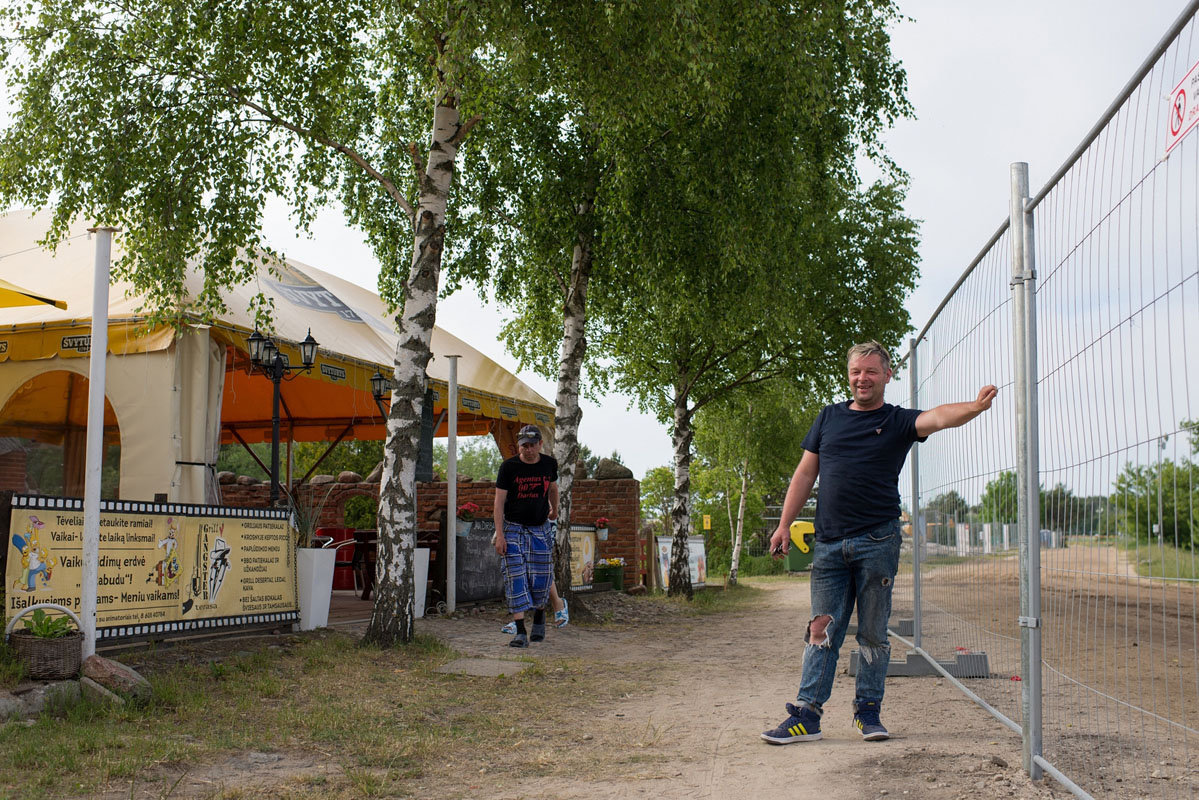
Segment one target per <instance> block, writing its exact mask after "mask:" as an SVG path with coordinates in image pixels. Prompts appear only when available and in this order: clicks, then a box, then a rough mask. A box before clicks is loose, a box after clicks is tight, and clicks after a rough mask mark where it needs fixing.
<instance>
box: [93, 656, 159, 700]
mask: <svg viewBox="0 0 1199 800" xmlns="http://www.w3.org/2000/svg"><path fill="white" fill-rule="evenodd" d="M83 677H85V678H91V679H92V680H93V681H95V682H96V683H98V684H100V685H101V686H103V687H104V688H105V689H108V690H109V691H111V692H113V693H115V694H118V695H121V696H122V697H128V698H132V699H134V700H148V699H150V695H151V694H152V693H153V689H152V688H151V686H150V682H149V681H148V680H146V679H145V678H143V677H142V676H141V675H138V674H137V672H135V671H134V670H133V668H132V667H127V666H125V665H124V664H121V663H119V662H117V661H112V660H111V659H107V658H104V657H103V656H97V655H90V656H88V657H87V658H85V659H84V660H83Z"/></svg>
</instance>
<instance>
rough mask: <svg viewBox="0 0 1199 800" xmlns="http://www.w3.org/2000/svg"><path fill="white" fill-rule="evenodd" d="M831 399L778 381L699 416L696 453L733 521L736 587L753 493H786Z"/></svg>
mask: <svg viewBox="0 0 1199 800" xmlns="http://www.w3.org/2000/svg"><path fill="white" fill-rule="evenodd" d="M829 399H831V398H830V397H829V396H827V395H823V394H818V393H816V392H814V391H813V390H812V387H809V386H804V385H803V384H801V383H799V382H795V381H791V380H788V379H786V378H776V379H774V380H770V381H764V382H763V383H761V384H758V385H756V386H754V387H752V388H751V389H748V390H746V391H742V392H730V393H729V395H728V396H726V397H724V398H722V399H721V400H719V401H717V402H714V403H712V404H710V405H708V406H707V407H705V408H704V409H702V410H701V411H700V412H699V413H698V414H696V424H695V449H696V454H697V456H699V457H700V458H701V459H702V460H703V462H704V464H705V465H706V469H705V473H706V475H705V478H706V482H707V483H709V484H711V483H713V482H719V483H720V484H721V487H722V493H723V494H724V499H725V505H726V510H727V513H728V517H729V531H730V558H729V562H730V563H729V575H728V581H727V582H728V583H729V584H736V583H737V572H738V568H739V565H740V560H741V546H742V542H743V539H744V532H745V512H746V508H747V506H748V504H749V500H750V495H751V493H752V494H753V495H755V496H757V497H758V498H763V497H766V496H771V495H773V496H776V497H778V496H781V495H782V494H783V493H784V492H785V491H786V489H787V484H788V481H789V479H790V477H791V474H792V473H793V472H794V471H795V465H796V464H797V463H798V462H799V458H800V455H801V453H802V450H803V448H802V446H801V442H802V441H803V437H804V435H805V434H806V433H807V431H808V428H809V427H811V424H812V421H813V420H814V419H815V418H816V414H817V413H818V412H819V411H820V408H821V407H822V406H823V405H824V404H825V403H826V402H827V401H828V400H829ZM734 503H735V504H736V506H735V508H736V510H735V511H734Z"/></svg>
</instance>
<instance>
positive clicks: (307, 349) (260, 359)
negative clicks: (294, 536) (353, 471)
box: [250, 328, 318, 506]
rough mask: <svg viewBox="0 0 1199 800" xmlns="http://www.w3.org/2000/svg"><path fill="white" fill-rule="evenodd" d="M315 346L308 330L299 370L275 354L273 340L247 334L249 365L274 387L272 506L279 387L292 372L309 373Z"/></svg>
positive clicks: (276, 497) (276, 486)
mask: <svg viewBox="0 0 1199 800" xmlns="http://www.w3.org/2000/svg"><path fill="white" fill-rule="evenodd" d="M317 346H318V344H317V341H316V339H313V338H312V329H311V328H309V329H308V335H307V336H305V337H304V341H302V342H300V360H301V361H302V362H303V369H302V370H301V369H300V368H299V367H293V366H291V364H290V363H289V362H288V358H287V356H285V355H283V354H282V353H280V352H279V348H278V347H277V346H276V345H275V342H274V340H273V339H268V338H266V337H265V336H263V335H262V334H261V333H259V332H258V331H257V330H255V331H254V333H252V334H250V361H251V362H252V363H253V364H254V366H256V367H258V368H259V369H260V370H262V372H263V374H265V375H266V376H267V377H268V378H270V379H271V383H272V384H274V386H273V389H272V398H271V499H270V503H271V505H272V506H273V505H275V503H277V502H278V501H279V385H280V384H281V383H282V381H283V380H284V376H286V375H288V374H290V373H291V372H292V371H293V370H294V371H302V372H308V371H309V370H311V369H312V365H313V364H315V363H316V348H317ZM296 377H298V375H293V376H292V377H291V378H288V380H293V379H294V378H296Z"/></svg>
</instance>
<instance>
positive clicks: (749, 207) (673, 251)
mask: <svg viewBox="0 0 1199 800" xmlns="http://www.w3.org/2000/svg"><path fill="white" fill-rule="evenodd" d="M894 14H895V10H894V8H893V7H892V6H890V5H887V4H870V5H866V4H850V5H842V4H836V3H820V2H816V3H804V4H801V5H800V6H794V5H790V4H778V5H777V6H775V5H774V4H771V7H770V8H769V9H768V10H767V9H759V11H758V13H755V12H754V10H745V11H744V13H742V14H741V15H740V16H739V17H738V18H737V19H734V20H729V21H728V24H729V25H730V26H732V28H733V29H734V30H736V31H738V33H739V36H740V39H741V41H742V43H743V47H742V48H741V49H739V50H738V51H736V52H735V53H731V54H730V55H729V59H728V62H727V69H728V70H729V72H730V73H731V74H732V75H734V76H735V78H736V79H735V81H734V82H733V83H732V84H731V85H732V86H733V87H734V88H733V94H732V98H733V101H732V102H730V103H729V104H728V106H727V108H726V109H725V110H724V111H723V112H722V113H719V114H717V113H710V114H707V115H704V116H701V117H696V118H694V119H691V120H689V122H688V124H687V127H686V128H685V130H683V131H681V132H680V135H679V136H677V137H668V138H664V139H661V140H660V141H658V142H656V143H655V144H654V146H652V147H650V148H648V152H647V153H646V154H645V158H644V159H643V164H642V167H641V169H639V170H628V171H624V172H622V174H621V176H620V182H621V185H620V186H619V187H616V188H615V189H614V191H618V192H619V196H621V197H623V198H626V200H627V207H628V218H627V220H626V222H625V224H624V225H622V226H621V228H620V229H619V230H618V231H616V234H617V235H615V236H614V235H612V234H611V233H610V234H609V236H608V246H609V247H610V248H611V249H612V251H613V254H614V257H615V258H617V259H618V260H619V261H620V263H622V264H623V266H624V269H623V280H624V287H625V294H624V296H623V297H622V298H620V299H619V300H618V301H617V302H615V303H614V305H613V306H612V307H610V308H606V309H605V319H606V342H605V344H606V345H607V347H609V348H610V352H611V353H612V355H613V358H614V361H615V364H614V367H613V371H614V374H615V376H616V377H615V383H616V385H617V386H618V388H621V389H624V390H626V391H628V392H630V393H632V394H634V395H635V396H637V397H638V398H639V401H640V402H641V403H642V405H643V407H644V408H646V409H649V410H653V411H654V412H656V413H657V414H658V415H659V418H660V419H662V421H663V422H665V423H667V424H668V425H670V427H671V429H672V439H673V447H674V469H675V495H674V506H673V508H672V511H671V518H672V527H673V540H674V541H673V547H672V557H671V575H670V593H671V594H675V595H677V594H685V595H686V596H688V597H689V596H690V595H691V584H690V576H689V569H688V554H687V533H688V528H689V523H690V512H689V496H690V482H691V475H690V467H691V458H692V445H693V437H694V417H695V414H696V412H697V411H698V410H699V409H701V408H703V407H704V406H706V405H708V404H709V403H712V402H714V401H716V400H719V399H720V398H722V397H724V396H727V395H728V394H729V393H730V392H734V391H737V390H739V389H740V388H741V387H744V386H749V385H752V384H755V383H758V382H761V381H764V380H769V379H772V378H776V377H780V376H789V377H791V378H792V379H793V380H795V381H797V382H799V385H800V386H802V387H806V390H807V391H812V392H814V393H816V394H817V395H819V394H821V393H827V392H828V391H830V390H831V386H832V384H831V381H833V380H835V379H836V376H837V375H839V374H840V372H841V371H842V369H843V365H842V362H843V361H844V352H845V349H846V348H847V347H848V346H849V344H851V343H852V342H853V341H855V340H859V339H863V338H867V337H869V338H877V339H879V340H880V341H884V342H890V343H892V344H894V343H896V342H897V341H898V338H899V336H900V335H901V334H902V332H903V331H905V330H906V329H907V328H908V319H907V313H906V311H904V309H903V299H904V296H905V295H906V293H907V292H908V291H910V290H911V288H912V286H913V284H914V279H915V275H916V268H915V262H916V253H915V224H914V223H913V222H912V221H911V220H909V219H907V218H906V217H905V216H904V214H903V212H902V208H901V204H902V198H903V191H904V180H903V175H902V173H901V172H900V171H899V170H898V169H897V168H895V167H894V165H892V164H890V163H889V162H888V161H887V159H886V157H885V155H884V154H883V153H882V152H881V146H880V145H879V142H878V133H879V131H881V130H882V129H884V128H885V126H886V125H887V124H888V123H889V122H891V121H893V120H894V119H895V118H896V116H898V115H900V114H903V113H906V111H907V109H908V106H907V104H906V101H905V99H904V95H903V92H904V79H903V73H902V70H901V69H900V67H899V65H898V64H896V63H895V62H894V61H893V60H892V59H891V56H890V52H889V48H888V35H887V31H886V28H887V24H888V23H889V21H890V20H891V19H893V17H894ZM860 156H868V157H873V158H875V159H876V161H877V163H879V164H880V165H881V166H882V167H883V174H884V177H883V179H882V180H881V181H880V182H879V183H877V184H875V185H873V186H871V187H866V188H863V187H860V186H859V184H858V178H857V172H856V159H857V158H858V157H860Z"/></svg>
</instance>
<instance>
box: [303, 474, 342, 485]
mask: <svg viewBox="0 0 1199 800" xmlns="http://www.w3.org/2000/svg"><path fill="white" fill-rule="evenodd" d="M308 482H309V483H310V484H312V485H313V486H325V485H327V484H330V483H337V478H334V477H333V476H332V475H313V476H312V480H310V481H308Z"/></svg>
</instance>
